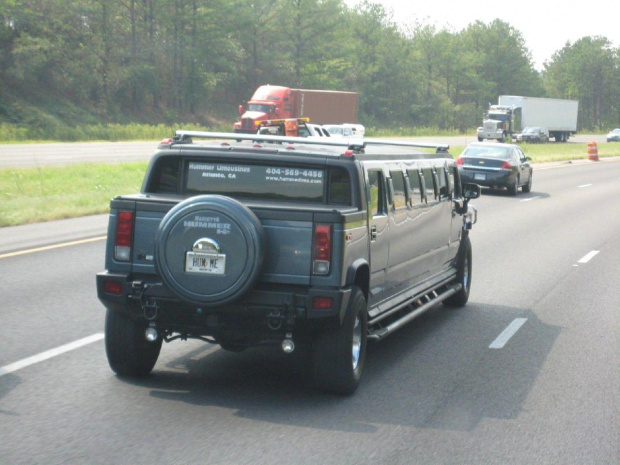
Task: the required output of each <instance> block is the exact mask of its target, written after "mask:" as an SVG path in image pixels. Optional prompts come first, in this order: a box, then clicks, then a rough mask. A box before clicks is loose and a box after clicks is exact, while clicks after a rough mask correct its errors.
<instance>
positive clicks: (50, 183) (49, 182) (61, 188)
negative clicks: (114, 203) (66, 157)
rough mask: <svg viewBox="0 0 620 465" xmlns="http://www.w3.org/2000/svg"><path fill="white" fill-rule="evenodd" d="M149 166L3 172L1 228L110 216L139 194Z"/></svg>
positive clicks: (73, 166)
mask: <svg viewBox="0 0 620 465" xmlns="http://www.w3.org/2000/svg"><path fill="white" fill-rule="evenodd" d="M146 166H147V163H146V162H144V163H126V164H120V165H106V164H81V165H70V166H62V167H45V168H23V169H2V170H0V227H4V226H14V225H19V224H26V223H35V222H41V221H50V220H58V219H63V218H74V217H79V216H86V215H94V214H99V213H107V212H108V211H109V205H110V199H112V197H114V196H116V195H119V194H130V193H135V192H139V190H140V187H141V185H142V179H143V178H144V172H145V170H146Z"/></svg>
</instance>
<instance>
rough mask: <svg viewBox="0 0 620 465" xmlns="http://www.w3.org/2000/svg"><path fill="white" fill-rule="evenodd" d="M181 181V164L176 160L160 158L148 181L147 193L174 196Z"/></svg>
mask: <svg viewBox="0 0 620 465" xmlns="http://www.w3.org/2000/svg"><path fill="white" fill-rule="evenodd" d="M180 180H181V163H180V161H179V159H178V158H160V159H159V161H158V162H157V165H155V168H154V170H153V173H152V174H151V176H150V179H149V186H148V188H147V191H148V192H154V193H161V194H176V193H178V192H179V187H180Z"/></svg>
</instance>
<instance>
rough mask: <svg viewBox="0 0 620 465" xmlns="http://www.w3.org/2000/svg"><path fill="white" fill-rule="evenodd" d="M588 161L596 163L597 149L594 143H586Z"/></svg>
mask: <svg viewBox="0 0 620 465" xmlns="http://www.w3.org/2000/svg"><path fill="white" fill-rule="evenodd" d="M588 160H592V161H598V147H597V146H596V142H588Z"/></svg>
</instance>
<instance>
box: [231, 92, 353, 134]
mask: <svg viewBox="0 0 620 465" xmlns="http://www.w3.org/2000/svg"><path fill="white" fill-rule="evenodd" d="M357 107H358V93H357V92H342V91H335V90H310V89H291V88H289V87H282V86H271V85H264V86H260V87H259V88H258V89H256V92H254V95H253V96H252V98H251V99H250V100H249V101H248V105H247V109H245V108H244V107H243V105H239V114H240V115H241V118H240V119H239V121H237V122H235V124H234V127H233V128H234V131H235V132H240V133H256V132H257V131H258V130H259V129H260V128H261V126H263V125H264V124H268V123H265V122H267V121H272V120H286V119H291V118H308V119H309V120H310V121H311V122H312V123H316V124H343V123H357Z"/></svg>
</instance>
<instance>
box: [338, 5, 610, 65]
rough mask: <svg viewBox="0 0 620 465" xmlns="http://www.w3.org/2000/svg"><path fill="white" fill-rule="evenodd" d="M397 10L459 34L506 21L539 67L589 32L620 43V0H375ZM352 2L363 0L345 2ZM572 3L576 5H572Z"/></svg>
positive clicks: (405, 17)
mask: <svg viewBox="0 0 620 465" xmlns="http://www.w3.org/2000/svg"><path fill="white" fill-rule="evenodd" d="M370 2H371V3H381V4H382V5H383V6H384V7H385V8H386V10H388V11H389V10H390V9H391V10H392V11H393V13H394V16H393V19H394V20H395V21H396V22H398V23H408V24H413V23H415V21H416V20H417V21H419V22H421V23H422V24H430V25H435V26H437V28H438V29H442V28H444V27H445V28H446V29H449V30H452V31H455V32H458V31H461V30H463V29H465V28H466V27H467V26H468V25H469V24H471V23H473V22H474V21H476V20H480V21H482V22H483V23H486V24H489V23H491V22H492V21H493V20H495V19H501V20H502V21H504V22H506V23H508V24H509V25H510V26H512V27H513V28H514V29H516V30H517V31H519V32H520V33H521V35H522V36H523V39H524V40H525V46H526V47H527V48H528V49H529V51H530V52H531V53H532V59H533V62H534V67H535V68H536V69H537V70H542V69H543V63H544V62H545V61H550V60H551V57H552V55H553V54H554V53H555V52H556V51H558V50H560V49H562V48H563V47H564V46H565V45H566V42H567V41H569V42H570V43H571V44H572V43H574V42H576V41H577V40H578V39H580V38H582V37H586V36H603V37H606V38H607V39H609V41H611V42H612V46H613V47H616V48H617V47H620V2H619V1H618V0H586V1H574V2H569V1H566V0H563V1H558V0H520V1H519V2H510V1H508V2H479V1H465V0H426V1H419V0H418V1H412V0H370ZM345 3H346V4H347V5H349V6H354V5H356V4H358V3H360V0H345ZM569 3H572V5H569Z"/></svg>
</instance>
